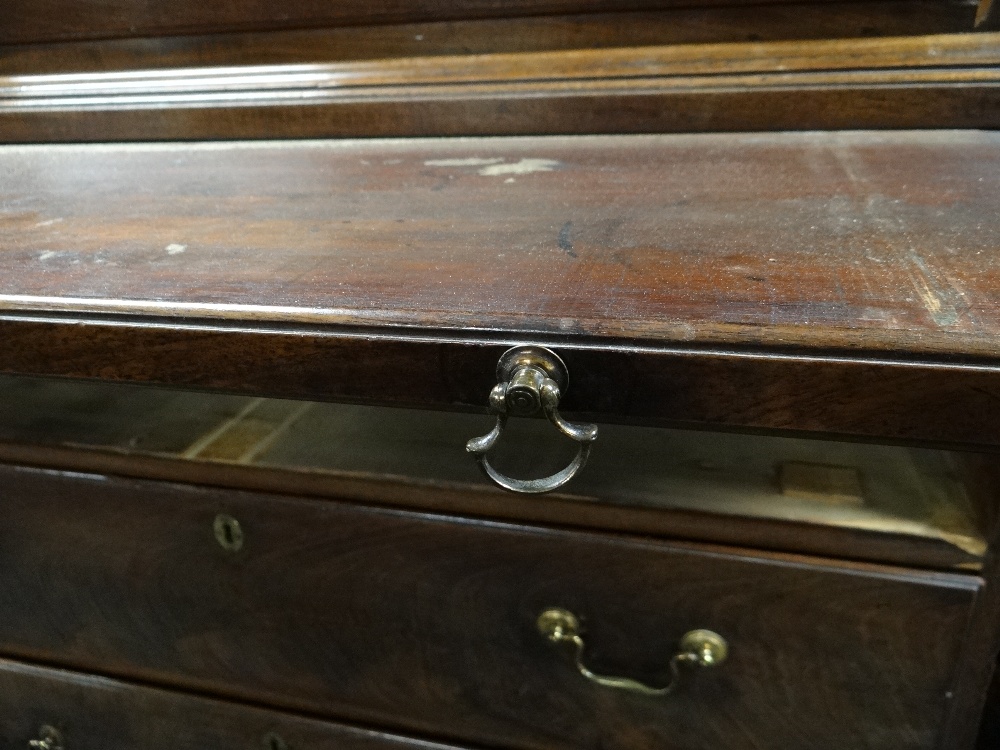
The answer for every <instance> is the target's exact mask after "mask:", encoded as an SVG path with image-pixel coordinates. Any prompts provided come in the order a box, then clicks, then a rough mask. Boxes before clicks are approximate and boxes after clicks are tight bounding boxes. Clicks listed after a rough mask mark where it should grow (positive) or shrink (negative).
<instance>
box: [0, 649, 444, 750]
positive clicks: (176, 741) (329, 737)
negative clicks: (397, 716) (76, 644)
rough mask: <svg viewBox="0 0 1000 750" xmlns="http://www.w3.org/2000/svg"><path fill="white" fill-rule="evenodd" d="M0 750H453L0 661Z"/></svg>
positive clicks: (305, 719) (174, 693)
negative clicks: (45, 748) (44, 738)
mask: <svg viewBox="0 0 1000 750" xmlns="http://www.w3.org/2000/svg"><path fill="white" fill-rule="evenodd" d="M0 696H2V698H0V706H2V709H3V710H2V711H0V747H3V748H12V749H13V748H17V749H18V750H23V748H27V747H28V742H29V741H31V740H37V739H39V737H40V736H41V732H40V730H41V728H42V727H44V726H50V727H54V728H56V729H57V730H58V731H59V733H60V735H61V737H62V741H63V746H64V747H65V748H67V749H69V748H73V750H134V749H136V748H143V749H144V750H206V749H207V748H211V749H212V750H257V749H258V748H260V749H261V750H288V749H289V748H291V749H293V750H299V749H302V750H305V748H310V749H311V748H316V750H457V748H455V747H454V746H453V745H442V744H438V743H436V742H429V741H424V740H415V739H407V738H404V737H399V736H397V735H392V734H387V733H384V732H379V731H375V730H366V729H357V728H354V727H348V726H344V725H342V724H334V723H332V722H325V721H317V720H315V719H308V718H304V717H301V716H296V715H294V714H288V713H281V712H278V711H270V710H266V709H261V708H252V707H249V706H243V705H239V704H236V703H230V702H225V701H220V700H213V699H211V698H204V697H195V696H192V695H189V694H183V693H177V692H172V691H168V690H159V689H156V688H150V687H146V686H142V685H135V684H131V683H128V682H122V681H121V680H113V679H108V678H105V677H96V676H94V675H85V674H79V673H75V672H70V671H66V670H61V669H52V668H46V667H40V666H36V665H32V664H24V663H20V662H16V661H10V660H8V659H0Z"/></svg>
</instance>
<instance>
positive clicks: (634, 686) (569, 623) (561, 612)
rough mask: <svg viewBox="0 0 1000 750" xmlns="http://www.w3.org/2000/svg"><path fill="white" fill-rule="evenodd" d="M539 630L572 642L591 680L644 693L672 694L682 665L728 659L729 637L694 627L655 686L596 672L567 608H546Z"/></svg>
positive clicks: (710, 664) (578, 664)
mask: <svg viewBox="0 0 1000 750" xmlns="http://www.w3.org/2000/svg"><path fill="white" fill-rule="evenodd" d="M537 625H538V631H539V632H540V633H541V634H542V635H543V636H545V638H546V639H548V640H549V641H550V642H551V643H554V644H557V645H559V644H566V643H568V644H571V645H572V646H573V652H574V659H575V662H576V669H577V671H578V672H579V673H580V674H582V675H583V676H584V677H586V678H587V679H588V680H590V681H591V682H595V683H597V684H598V685H603V686H604V687H610V688H618V689H619V690H628V691H629V692H632V693H640V694H642V695H655V696H662V695H669V694H670V693H672V692H673V691H674V689H675V688H676V687H677V685H678V684H679V682H680V679H681V667H682V666H683V665H688V666H696V667H717V666H718V665H720V664H722V662H724V661H725V660H726V657H727V656H728V653H729V645H728V644H727V643H726V639H725V638H723V637H722V636H721V635H719V634H718V633H713V632H712V631H711V630H692V631H690V632H688V633H685V634H684V635H683V636H681V640H680V643H679V644H678V647H677V651H676V653H674V655H673V657H672V658H671V659H670V679H669V680H668V682H667V684H666V685H663V686H660V687H655V686H652V685H647V684H645V683H643V682H639V681H638V680H633V679H632V678H630V677H612V676H609V675H602V674H597V673H596V672H593V671H591V670H590V669H589V668H588V667H587V665H585V664H584V663H583V652H584V642H583V635H582V630H581V628H580V621H579V620H578V619H577V617H576V615H574V614H573V613H572V612H568V611H567V610H565V609H556V608H553V609H547V610H545V611H544V612H542V614H541V615H539V616H538V622H537Z"/></svg>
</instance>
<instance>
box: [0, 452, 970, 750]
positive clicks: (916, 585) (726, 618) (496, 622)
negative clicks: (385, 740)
mask: <svg viewBox="0 0 1000 750" xmlns="http://www.w3.org/2000/svg"><path fill="white" fill-rule="evenodd" d="M0 479H2V482H3V486H4V488H5V490H4V514H3V520H2V529H3V537H4V540H5V543H4V544H3V545H2V546H0V604H2V605H3V611H4V613H5V614H4V617H3V618H0V653H3V654H5V655H8V656H14V657H16V658H26V659H33V660H39V661H44V662H45V663H48V664H58V665H64V666H67V667H72V668H78V669H81V670H87V671H99V672H101V673H104V674H106V675H109V676H117V677H120V678H125V679H135V680H138V681H142V682H147V683H157V684H160V685H164V686H167V685H172V686H175V687H178V688H187V689H196V690H199V691H201V692H206V693H214V694H216V695H219V696H229V697H232V698H238V699H243V700H247V701H249V702H252V703H255V704H258V705H262V704H263V705H271V706H275V707H283V708H286V709H290V710H298V711H303V712H307V713H309V714H312V715H316V716H327V717H331V718H340V719H342V720H348V721H355V722H362V723H364V724H365V725H376V726H377V725H381V726H386V727H395V728H397V730H398V731H401V732H419V733H420V734H422V735H429V736H441V737H449V738H452V739H453V740H455V741H459V742H463V741H464V742H473V743H478V744H479V745H485V746H491V747H496V746H513V747H519V748H525V749H526V750H528V749H531V750H541V749H542V748H544V749H545V750H556V749H558V750H569V749H570V748H572V749H573V750H583V749H586V750H597V749H601V750H626V749H628V750H652V749H653V748H663V747H675V748H684V749H685V750H723V749H725V750H737V749H739V750H751V749H756V748H760V747H771V746H774V747H809V748H816V750H841V749H842V748H845V747H850V748H871V749H872V750H881V748H885V747H894V748H896V747H899V748H910V749H912V750H918V749H919V750H932V748H936V747H937V744H936V743H937V741H938V739H939V738H940V737H941V735H940V731H941V729H940V727H941V722H942V720H943V718H944V717H945V715H946V714H947V713H948V712H949V711H950V710H951V702H950V701H949V699H948V697H947V694H948V692H949V691H950V690H952V689H954V688H953V686H954V685H955V684H956V682H955V681H956V679H961V678H962V677H963V676H964V673H962V672H961V671H960V670H959V669H958V668H957V655H958V652H959V648H960V646H961V644H962V643H963V637H964V635H965V633H966V627H967V623H968V621H969V614H970V608H971V606H972V604H973V602H974V600H975V598H976V596H977V592H978V591H979V590H980V587H981V581H980V579H979V578H978V577H976V576H971V575H958V574H942V573H930V572H923V573H922V572H915V571H910V570H906V569H901V568H890V567H881V566H874V565H862V564H856V563H842V562H832V561H824V560H817V559H809V558H802V557H793V556H782V555H776V554H766V553H756V552H743V551H740V550H732V549H725V548H717V547H701V546H696V545H684V544H680V543H673V544H666V543H659V542H652V541H650V540H647V539H629V538H627V537H623V536H616V535H598V534H586V533H580V532H568V531H562V530H555V529H546V528H538V527H535V528H525V527H518V526H512V525H509V524H502V523H482V522H470V521H469V520H468V519H465V518H448V517H443V516H437V515H432V514H427V513H411V512H404V511H400V510H377V509H371V508H361V507H357V506H353V505H350V504H347V503H338V502H329V501H327V502H320V501H315V500H301V499H297V498H294V497H288V496H284V497H281V496H274V495H265V494H260V493H246V492H235V491H231V490H219V489H212V488H206V487H196V486H190V485H171V484H166V483H158V482H143V481H138V480H128V479H121V478H114V477H102V476H84V475H80V474H74V473H60V472H53V471H40V470H30V469H25V468H17V467H0ZM220 512H222V513H226V514H228V515H230V516H231V517H233V518H235V519H236V520H238V521H239V523H240V524H241V527H242V531H243V546H242V547H241V548H240V549H239V550H238V551H227V550H226V549H223V548H222V547H221V546H220V545H219V544H218V543H217V542H216V540H215V538H214V534H213V520H214V519H215V517H216V514H217V513H220ZM552 606H561V607H566V608H568V609H570V610H572V611H574V612H575V613H577V614H578V615H579V616H581V617H582V618H584V622H585V625H586V628H587V631H586V640H587V644H588V649H587V654H588V663H589V664H590V665H591V667H592V668H593V669H595V670H597V671H600V672H603V673H610V674H626V675H629V676H632V677H634V678H641V679H646V680H650V681H653V680H658V679H663V676H664V675H663V671H664V667H665V664H666V663H667V661H668V660H669V658H670V656H671V654H672V653H673V652H674V648H675V644H676V642H677V640H678V639H679V638H680V637H681V635H682V634H683V633H685V632H687V631H688V630H690V629H692V628H697V627H705V628H711V629H714V630H716V631H717V632H719V633H720V634H722V635H723V636H724V637H725V638H727V639H728V640H729V641H730V644H731V650H730V656H729V660H728V661H727V662H725V663H724V664H722V665H721V666H720V667H719V668H718V669H714V670H709V669H705V670H697V671H696V672H694V673H691V672H687V673H685V675H684V678H683V680H684V681H683V683H682V684H681V686H680V687H679V688H678V690H677V691H676V693H674V694H673V695H670V696H668V697H659V698H650V697H649V696H639V695H630V694H628V693H623V692H621V691H616V690H611V689H608V688H605V687H600V686H597V685H594V684H591V683H589V682H588V681H587V680H585V679H584V678H583V677H582V676H581V675H580V674H578V673H577V671H576V670H575V669H574V667H573V663H572V661H571V659H570V658H569V654H567V653H564V652H560V651H559V650H557V649H555V648H553V647H552V646H551V645H550V644H548V643H547V642H546V641H545V640H544V639H543V638H542V636H541V635H540V634H539V633H538V631H537V629H536V626H535V620H536V618H537V617H538V615H539V613H540V612H541V611H543V610H544V609H545V608H548V607H552Z"/></svg>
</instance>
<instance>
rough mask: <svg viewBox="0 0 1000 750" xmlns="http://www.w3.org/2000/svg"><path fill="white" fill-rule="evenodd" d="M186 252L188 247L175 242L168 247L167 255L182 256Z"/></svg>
mask: <svg viewBox="0 0 1000 750" xmlns="http://www.w3.org/2000/svg"><path fill="white" fill-rule="evenodd" d="M185 250H187V245H178V244H176V243H173V242H171V243H170V244H169V245H167V247H166V251H167V255H180V254H181V253H183V252H184V251H185Z"/></svg>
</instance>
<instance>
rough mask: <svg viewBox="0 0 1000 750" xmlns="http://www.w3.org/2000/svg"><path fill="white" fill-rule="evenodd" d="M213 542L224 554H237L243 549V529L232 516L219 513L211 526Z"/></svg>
mask: <svg viewBox="0 0 1000 750" xmlns="http://www.w3.org/2000/svg"><path fill="white" fill-rule="evenodd" d="M212 528H213V530H214V531H215V541H217V542H218V543H219V546H220V547H222V549H224V550H226V552H239V551H240V550H241V549H242V548H243V527H242V526H240V522H239V521H237V520H236V519H235V518H233V517H232V516H227V515H226V514H225V513H220V514H219V515H217V516H216V517H215V523H213V524H212Z"/></svg>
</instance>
